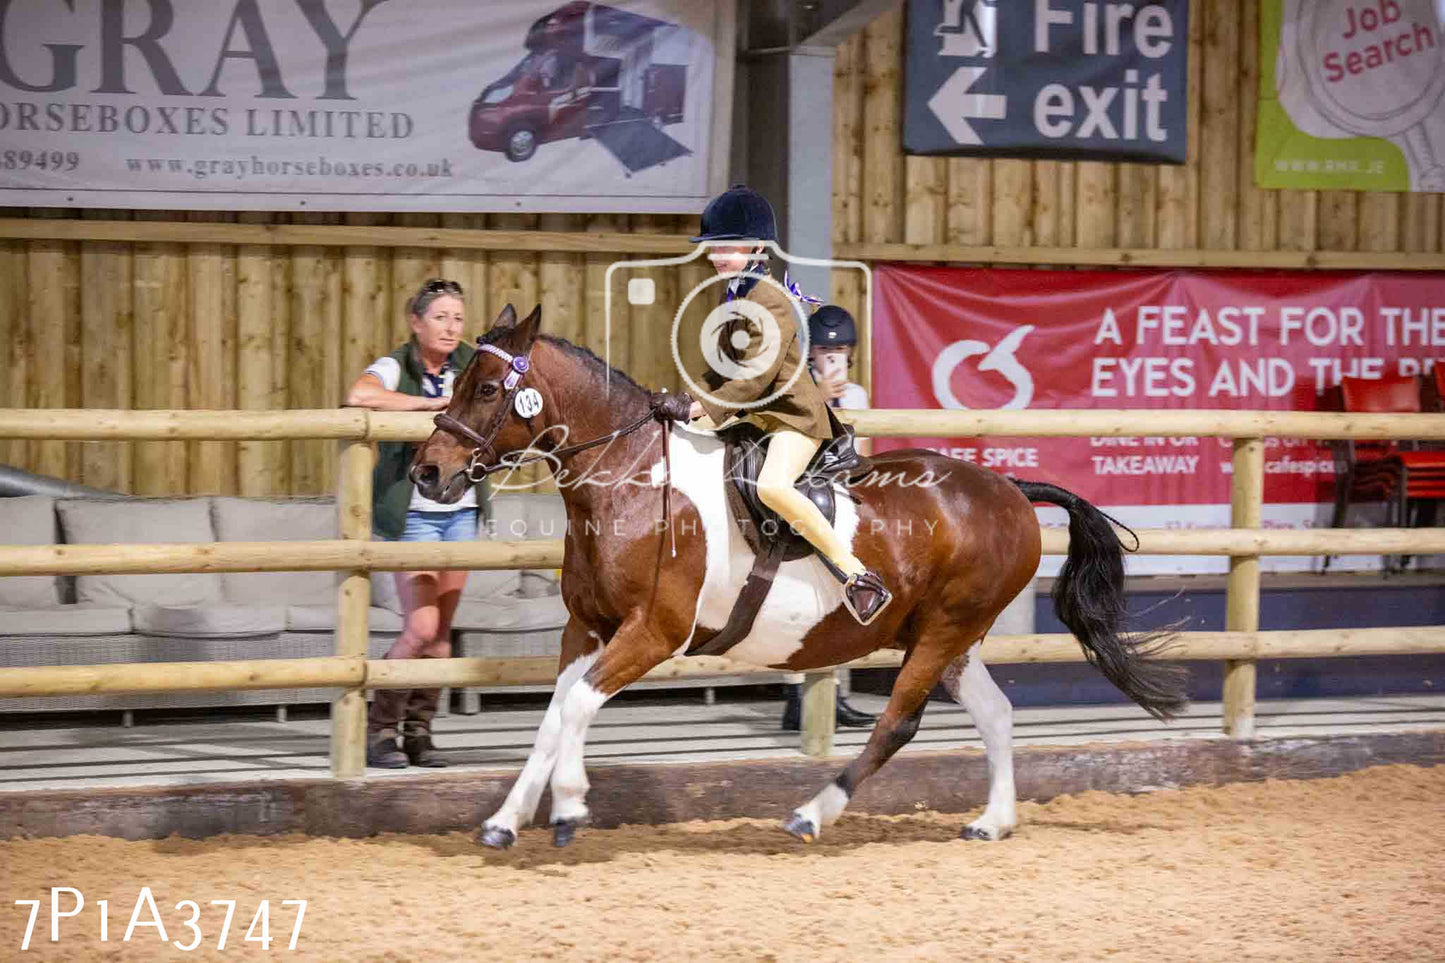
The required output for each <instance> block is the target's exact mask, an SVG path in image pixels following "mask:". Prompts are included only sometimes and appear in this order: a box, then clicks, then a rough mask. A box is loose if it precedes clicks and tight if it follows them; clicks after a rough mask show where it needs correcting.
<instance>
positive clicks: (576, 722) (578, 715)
mask: <svg viewBox="0 0 1445 963" xmlns="http://www.w3.org/2000/svg"><path fill="white" fill-rule="evenodd" d="M606 701H607V696H605V695H603V694H602V693H601V692H598V691H597V690H596V689H594V688H592V686H591V685H589V684H588V683H587V682H586V681H585V680H583V681H580V682H578V683H577V684H576V685H574V686H573V687H572V691H571V692H568V693H567V697H566V699H564V700H563V702H562V733H561V737H560V742H559V744H558V747H557V765H556V767H555V768H554V769H553V770H552V822H554V823H555V822H560V821H561V820H564V819H580V820H585V819H586V818H587V787H588V783H587V769H586V767H585V765H584V764H583V761H582V755H583V751H584V750H585V749H586V745H587V727H588V726H590V725H592V720H593V719H595V718H596V717H597V710H598V709H601V708H602V704H603V703H604V702H606Z"/></svg>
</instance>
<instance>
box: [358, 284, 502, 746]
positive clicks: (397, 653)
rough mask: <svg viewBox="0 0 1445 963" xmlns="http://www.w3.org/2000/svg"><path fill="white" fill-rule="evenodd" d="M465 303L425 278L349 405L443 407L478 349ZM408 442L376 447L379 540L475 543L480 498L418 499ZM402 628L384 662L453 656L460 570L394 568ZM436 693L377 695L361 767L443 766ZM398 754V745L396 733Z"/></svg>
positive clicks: (451, 289) (455, 288)
mask: <svg viewBox="0 0 1445 963" xmlns="http://www.w3.org/2000/svg"><path fill="white" fill-rule="evenodd" d="M464 311H465V304H464V302H463V300H462V287H461V285H460V284H457V283H456V282H455V281H445V280H439V279H438V280H432V281H428V282H426V283H425V284H423V285H422V286H421V290H419V291H417V293H416V294H415V296H413V297H412V299H411V300H410V301H408V302H407V316H408V319H409V320H410V322H411V330H412V336H411V339H410V340H409V341H407V343H406V344H404V345H402V346H401V347H399V348H397V349H396V350H395V351H393V352H392V353H391V354H389V355H386V356H385V357H381V358H378V359H377V360H376V361H375V362H374V363H373V364H372V365H371V366H370V367H368V368H367V369H366V371H365V373H363V374H362V375H361V377H359V378H357V379H356V383H355V384H353V385H352V386H351V389H350V390H349V391H348V392H347V394H346V404H348V405H351V406H355V407H360V408H374V409H376V410H378V411H440V410H442V409H443V408H445V407H446V406H447V403H448V401H449V399H450V398H451V393H452V384H453V382H454V381H455V380H456V378H457V377H458V376H459V375H460V374H461V373H462V371H463V370H464V369H465V368H466V366H467V362H469V361H470V360H471V358H472V355H473V354H474V353H475V350H474V349H473V348H472V347H471V346H470V345H469V344H467V343H466V342H465V341H463V340H462V325H463V322H464ZM412 449H413V446H412V445H409V444H404V443H400V442H389V443H388V442H384V443H382V444H381V445H380V446H378V452H377V464H376V474H375V478H374V479H373V487H372V492H373V495H372V498H373V502H372V527H373V530H374V532H375V534H376V536H377V537H379V538H385V539H391V540H399V541H403V542H463V541H471V540H472V539H474V538H476V537H477V514H478V504H477V501H478V500H477V493H476V489H475V488H472V489H469V490H468V491H467V493H466V495H465V496H463V497H462V499H461V500H460V501H458V502H457V503H456V504H455V505H442V504H439V503H437V502H433V501H429V500H428V499H425V498H423V497H421V495H419V494H417V492H416V490H415V486H413V485H412V483H411V481H410V479H408V478H407V477H406V470H407V465H408V464H409V463H410V461H411V456H412ZM395 577H396V590H397V594H398V595H400V597H401V602H402V608H403V611H404V613H405V624H404V626H403V628H402V633H401V636H400V637H399V638H397V640H396V643H395V644H394V645H392V647H391V648H390V649H388V650H387V653H386V658H388V659H418V658H420V659H445V658H449V657H450V656H451V654H452V645H451V622H452V615H453V614H454V613H455V612H456V609H457V602H458V601H459V600H460V599H461V594H462V586H463V585H465V584H466V581H467V573H466V572H465V571H435V572H397V573H395ZM440 699H441V690H440V689H378V690H376V692H375V693H374V694H373V696H372V703H371V709H370V712H369V714H368V716H367V724H366V730H367V740H366V763H367V765H369V766H375V767H378V768H382V769H402V768H405V767H406V765H407V763H408V761H410V764H411V765H414V766H426V767H431V768H439V767H442V766H445V765H446V762H445V761H444V760H443V759H442V758H441V756H440V755H439V754H438V753H437V751H436V747H435V746H434V745H433V744H432V739H431V722H432V718H433V717H434V716H435V715H436V711H437V705H438V703H439V702H440ZM398 736H400V737H401V748H400V749H398V748H397V737H398Z"/></svg>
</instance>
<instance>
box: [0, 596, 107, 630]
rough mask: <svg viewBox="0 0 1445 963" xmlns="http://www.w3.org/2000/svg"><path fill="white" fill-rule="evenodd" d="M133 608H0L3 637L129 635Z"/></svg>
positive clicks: (81, 606)
mask: <svg viewBox="0 0 1445 963" xmlns="http://www.w3.org/2000/svg"><path fill="white" fill-rule="evenodd" d="M129 633H130V609H122V608H111V607H103V606H98V605H56V604H52V605H51V606H50V607H48V608H45V607H41V608H0V635H7V636H10V635H16V636H18V635H32V636H49V635H63V636H79V635H127V634H129Z"/></svg>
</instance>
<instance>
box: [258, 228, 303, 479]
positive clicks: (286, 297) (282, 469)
mask: <svg viewBox="0 0 1445 963" xmlns="http://www.w3.org/2000/svg"><path fill="white" fill-rule="evenodd" d="M272 219H273V221H274V223H276V224H286V223H289V222H290V221H291V219H292V215H290V214H275V215H273V217H272ZM291 255H292V250H291V248H289V247H281V246H275V247H272V248H271V400H270V403H269V404H268V405H267V407H268V408H273V409H284V408H287V407H289V406H290V403H291V401H290V397H291V372H292V367H293V366H292V363H291V314H292V311H291V307H292V302H293V300H294V299H295V291H294V290H293V288H292V284H291V282H292V278H293V277H294V276H295V265H294V263H293V262H292V260H291ZM304 444H306V443H305V442H291V441H281V442H277V443H276V458H277V464H276V468H275V471H276V482H275V488H276V491H277V493H278V494H291V493H293V492H294V491H295V489H294V488H293V486H292V478H291V465H292V462H293V461H294V456H293V454H292V451H291V449H292V446H293V445H304Z"/></svg>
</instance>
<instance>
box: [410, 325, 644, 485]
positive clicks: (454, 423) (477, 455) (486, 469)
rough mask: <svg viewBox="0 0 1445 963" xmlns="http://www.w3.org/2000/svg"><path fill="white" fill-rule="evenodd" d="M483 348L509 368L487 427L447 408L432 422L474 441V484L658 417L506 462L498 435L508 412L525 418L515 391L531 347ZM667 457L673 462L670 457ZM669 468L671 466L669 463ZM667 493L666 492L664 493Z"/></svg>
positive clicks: (470, 476) (470, 474)
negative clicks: (464, 419) (464, 420)
mask: <svg viewBox="0 0 1445 963" xmlns="http://www.w3.org/2000/svg"><path fill="white" fill-rule="evenodd" d="M483 351H485V352H486V353H487V354H490V355H495V356H496V357H498V358H501V359H502V360H503V361H504V362H506V364H507V367H508V368H509V369H510V370H509V371H508V372H507V377H506V378H505V379H503V381H502V388H503V389H504V390H505V391H506V394H504V395H503V396H502V404H501V405H500V406H499V407H498V408H497V413H496V414H495V415H493V416H492V420H491V421H490V422H488V423H487V426H486V428H484V429H483V430H482V431H480V432H478V431H476V430H474V429H473V428H471V427H470V426H468V425H466V424H463V423H462V422H461V421H459V420H458V419H456V418H453V417H452V416H451V415H450V414H448V413H447V412H445V411H443V412H442V413H440V414H439V415H437V416H436V417H435V418H433V419H432V423H433V424H435V425H436V426H437V428H439V429H440V430H442V431H445V432H446V433H447V434H449V435H451V436H453V437H455V438H458V439H460V440H462V441H468V442H471V443H472V445H473V446H474V447H473V448H472V453H471V456H470V458H469V460H468V461H467V467H466V468H464V469H462V471H463V472H464V473H465V474H466V476H467V480H468V481H470V482H471V483H472V484H474V485H475V484H477V483H478V482H480V481H481V480H482V479H484V478H486V477H487V476H488V475H490V474H491V473H492V472H496V471H501V470H502V469H511V468H521V467H522V466H524V465H530V464H533V463H535V462H539V461H552V460H555V459H559V458H567V457H570V456H571V455H575V454H577V453H578V452H582V451H586V450H587V449H589V448H596V447H597V446H598V445H605V444H607V443H608V442H610V441H615V440H616V439H618V438H621V437H622V436H623V435H630V434H631V433H632V432H634V431H636V430H637V429H639V428H641V427H642V426H643V425H645V424H647V423H648V422H649V421H652V420H654V419H655V418H656V415H655V414H654V413H653V412H652V411H649V412H648V413H647V414H645V415H643V416H642V417H641V418H639V419H637V420H636V421H634V422H632V423H631V424H629V425H625V426H623V427H621V428H618V429H617V430H615V431H611V432H608V433H607V434H605V435H603V436H602V437H600V438H594V439H592V440H591V441H584V442H581V443H579V444H576V445H568V446H567V447H565V448H555V449H550V450H548V451H546V452H545V453H543V454H541V455H536V456H534V457H531V458H524V459H522V460H521V461H516V462H511V463H508V462H503V461H501V460H500V459H499V458H498V457H497V451H496V448H495V447H494V446H495V442H496V440H497V435H499V434H500V433H501V431H502V425H503V424H504V423H505V422H506V420H507V415H508V414H509V413H510V414H516V415H517V417H519V418H520V417H522V415H520V414H518V413H517V412H516V410H515V408H514V404H515V401H516V394H517V392H518V391H519V390H521V387H522V381H523V380H524V379H525V378H526V376H527V373H528V372H529V371H531V370H532V361H531V349H528V351H527V354H526V355H519V354H509V353H507V352H506V351H503V350H502V349H501V348H499V347H497V346H496V345H494V344H483V343H482V340H481V338H478V339H477V354H478V356H480V354H481V353H482V352H483ZM473 363H475V360H474V361H473ZM457 381H458V382H460V381H461V379H460V378H458V379H457ZM527 421H528V422H529V423H530V421H531V419H530V418H529V419H527ZM667 435H668V433H667V432H664V433H663V452H664V457H665V458H666V457H667V455H668V452H667V447H668V446H667ZM668 460H669V461H670V460H671V459H668ZM488 461H492V462H494V464H491V465H488V464H486V463H487V462H488ZM669 467H671V466H670V465H669ZM670 475H671V472H669V476H670ZM664 494H666V493H665V492H664Z"/></svg>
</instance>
